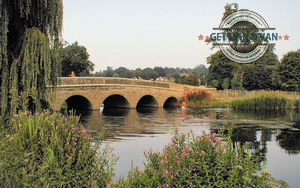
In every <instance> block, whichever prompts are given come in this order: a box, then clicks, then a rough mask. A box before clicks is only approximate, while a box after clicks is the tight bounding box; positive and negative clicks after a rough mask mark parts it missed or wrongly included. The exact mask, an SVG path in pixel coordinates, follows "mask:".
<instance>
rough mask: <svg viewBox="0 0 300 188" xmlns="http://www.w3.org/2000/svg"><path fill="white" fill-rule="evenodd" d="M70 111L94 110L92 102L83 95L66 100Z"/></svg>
mask: <svg viewBox="0 0 300 188" xmlns="http://www.w3.org/2000/svg"><path fill="white" fill-rule="evenodd" d="M65 102H66V103H67V106H68V110H71V109H74V110H90V109H93V106H92V104H91V102H90V101H89V100H88V99H87V98H85V97H84V96H82V95H73V96H71V97H69V98H67V100H65Z"/></svg>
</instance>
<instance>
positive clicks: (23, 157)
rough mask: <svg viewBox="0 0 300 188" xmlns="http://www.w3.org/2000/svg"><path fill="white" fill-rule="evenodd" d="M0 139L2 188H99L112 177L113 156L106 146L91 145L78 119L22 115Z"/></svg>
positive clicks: (46, 113)
mask: <svg viewBox="0 0 300 188" xmlns="http://www.w3.org/2000/svg"><path fill="white" fill-rule="evenodd" d="M0 137H1V138H0V184H1V185H5V187H27V186H30V187H90V186H99V187H104V186H106V184H107V183H109V182H110V181H111V179H112V177H113V168H112V166H113V165H114V164H115V162H116V157H115V156H114V155H112V154H111V149H109V148H108V147H106V148H104V149H103V150H99V147H100V145H99V143H95V144H94V146H92V144H91V143H92V142H91V137H90V136H89V135H88V134H87V131H86V130H85V129H84V127H83V126H82V125H81V124H79V123H78V117H73V116H70V117H66V116H63V115H58V114H56V113H53V114H50V113H49V112H44V113H41V114H34V115H30V114H29V113H21V114H20V115H15V116H14V117H13V118H12V119H11V120H10V122H9V129H8V130H6V131H5V130H3V128H2V131H1V135H0Z"/></svg>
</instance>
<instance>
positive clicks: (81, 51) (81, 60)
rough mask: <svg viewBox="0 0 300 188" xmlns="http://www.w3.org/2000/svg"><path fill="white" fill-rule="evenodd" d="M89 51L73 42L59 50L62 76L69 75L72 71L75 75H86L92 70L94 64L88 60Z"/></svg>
mask: <svg viewBox="0 0 300 188" xmlns="http://www.w3.org/2000/svg"><path fill="white" fill-rule="evenodd" d="M89 56H90V55H89V53H88V52H87V49H86V48H85V47H84V46H80V45H78V42H77V41H76V42H74V43H73V44H71V45H68V46H66V47H65V48H63V49H62V50H61V65H62V73H61V75H62V76H65V77H66V76H69V75H70V74H71V72H72V71H73V72H74V73H75V75H76V76H86V75H89V74H91V73H92V71H93V70H94V66H95V65H94V64H93V63H92V62H91V61H90V60H89Z"/></svg>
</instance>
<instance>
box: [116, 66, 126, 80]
mask: <svg viewBox="0 0 300 188" xmlns="http://www.w3.org/2000/svg"><path fill="white" fill-rule="evenodd" d="M127 71H129V70H128V69H127V68H125V67H119V68H117V69H116V70H115V73H117V74H118V75H119V77H121V78H124V77H126V73H127Z"/></svg>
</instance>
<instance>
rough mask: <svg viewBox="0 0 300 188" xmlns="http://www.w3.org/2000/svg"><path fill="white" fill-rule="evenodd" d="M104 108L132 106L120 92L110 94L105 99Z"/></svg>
mask: <svg viewBox="0 0 300 188" xmlns="http://www.w3.org/2000/svg"><path fill="white" fill-rule="evenodd" d="M103 104H104V108H107V107H108V108H130V105H129V102H128V100H127V99H126V98H125V97H124V96H122V95H119V94H114V95H110V96H109V97H107V98H106V99H105V100H104V101H103Z"/></svg>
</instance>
